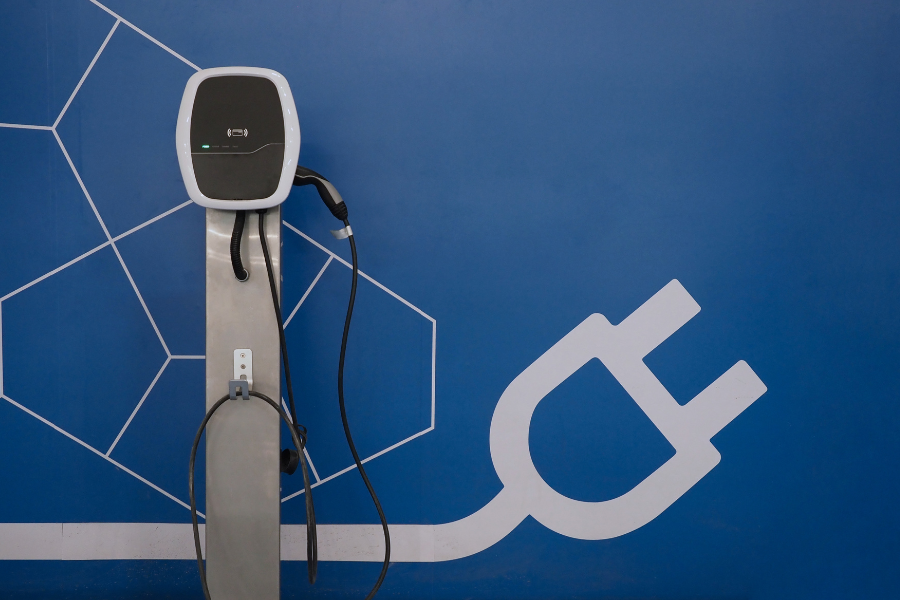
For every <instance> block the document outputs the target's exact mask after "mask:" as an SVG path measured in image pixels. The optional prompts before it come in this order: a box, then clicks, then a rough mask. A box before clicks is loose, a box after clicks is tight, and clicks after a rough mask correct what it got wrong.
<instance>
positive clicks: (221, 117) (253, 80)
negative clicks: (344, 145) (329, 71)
mask: <svg viewBox="0 0 900 600" xmlns="http://www.w3.org/2000/svg"><path fill="white" fill-rule="evenodd" d="M175 140H176V143H177V146H178V164H179V166H180V167H181V176H182V177H183V178H184V185H185V187H186V188H187V191H188V195H189V196H190V198H191V200H193V201H194V202H196V203H197V204H199V205H200V206H205V207H207V208H218V209H224V210H254V209H258V208H269V207H272V206H277V205H278V204H281V203H282V202H283V201H284V199H285V198H287V196H288V194H289V193H290V191H291V186H292V185H293V181H294V173H295V171H296V168H297V159H298V157H299V155H300V123H299V121H298V120H297V109H296V107H295V106H294V97H293V96H292V95H291V88H290V86H289V85H288V82H287V80H286V79H285V78H284V76H282V75H281V74H280V73H277V72H275V71H272V70H271V69H257V68H253V67H222V68H217V69H205V70H203V71H199V72H197V73H195V74H194V75H193V76H192V77H191V78H190V79H189V80H188V82H187V86H186V87H185V89H184V96H183V97H182V99H181V109H180V110H179V112H178V127H177V129H176V132H175Z"/></svg>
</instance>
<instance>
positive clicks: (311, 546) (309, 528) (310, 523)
mask: <svg viewBox="0 0 900 600" xmlns="http://www.w3.org/2000/svg"><path fill="white" fill-rule="evenodd" d="M256 212H257V214H258V216H259V244H260V246H262V252H263V258H265V260H266V272H267V273H268V274H269V289H270V290H271V291H272V304H273V306H274V307H275V320H276V321H277V322H278V339H279V341H280V343H281V358H282V360H283V361H284V380H285V383H287V392H288V406H289V407H290V410H291V418H292V419H293V422H294V423H295V425H294V426H293V427H291V429H292V430H293V429H297V430H298V433H299V434H300V435H301V436H302V439H303V447H302V448H299V449H298V458H299V459H300V467H301V469H302V471H303V493H304V495H305V496H306V497H305V500H306V570H307V574H308V576H309V582H310V583H315V582H316V574H317V572H318V567H319V543H318V535H317V532H316V509H315V507H314V506H313V497H312V487H311V486H310V483H309V473H308V472H307V468H306V455H305V454H304V449H305V447H306V428H305V427H303V425H300V423H299V422H298V421H297V407H296V406H295V405H294V386H293V385H292V384H291V363H290V362H289V361H288V351H287V340H285V337H284V321H282V319H281V303H280V302H279V301H278V288H277V287H275V274H274V271H273V270H272V259H271V257H270V256H269V244H268V242H267V241H266V212H267V209H265V208H263V209H261V210H258V211H256ZM278 225H279V227H280V226H281V223H279V224H278ZM283 463H284V461H282V464H283ZM288 474H290V473H288Z"/></svg>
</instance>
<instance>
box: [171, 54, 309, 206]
mask: <svg viewBox="0 0 900 600" xmlns="http://www.w3.org/2000/svg"><path fill="white" fill-rule="evenodd" d="M222 75H249V76H252V77H265V78H266V79H268V80H269V81H271V82H272V83H274V84H275V87H276V88H278V96H279V98H280V99H281V110H282V113H283V115H284V163H283V165H282V168H281V179H280V180H279V182H278V188H277V189H276V190H275V193H274V194H272V195H271V196H269V197H268V198H257V199H254V200H220V199H217V198H208V197H207V196H205V195H203V192H201V191H200V188H199V186H198V185H197V179H196V177H195V176H194V162H193V160H192V158H191V116H192V114H193V111H194V98H195V96H196V95H197V87H199V85H200V82H202V81H203V80H204V79H208V78H210V77H220V76H222ZM175 143H176V146H177V149H178V166H179V167H181V177H182V178H183V179H184V186H185V187H186V188H187V192H188V196H190V198H191V200H193V201H194V202H196V203H197V204H199V205H200V206H205V207H206V208H218V209H222V210H255V209H257V208H270V207H272V206H278V205H279V204H281V203H282V202H284V200H285V198H287V197H288V194H290V192H291V187H292V186H293V184H294V173H295V171H296V169H297V160H298V158H299V157H300V121H299V120H298V119H297V108H296V107H295V106H294V96H293V95H292V94H291V87H290V86H289V85H288V82H287V79H285V78H284V76H283V75H282V74H281V73H278V72H277V71H273V70H272V69H259V68H256V67H218V68H215V69H204V70H202V71H198V72H197V73H195V74H194V75H192V76H191V78H190V79H188V82H187V85H186V86H185V88H184V96H182V98H181V109H180V110H179V111H178V126H177V127H176V129H175Z"/></svg>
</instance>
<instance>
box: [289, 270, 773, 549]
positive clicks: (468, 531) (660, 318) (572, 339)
mask: <svg viewBox="0 0 900 600" xmlns="http://www.w3.org/2000/svg"><path fill="white" fill-rule="evenodd" d="M698 312H700V306H699V305H698V304H697V303H696V302H695V301H694V299H693V298H691V295H690V294H688V292H687V290H685V289H684V287H683V286H682V285H681V284H680V283H679V282H678V281H677V280H672V281H671V282H669V283H668V284H667V285H666V286H665V287H664V288H663V289H661V290H660V291H659V292H657V293H656V294H654V295H653V297H652V298H650V299H649V300H647V301H646V302H645V303H644V304H642V305H641V306H640V307H639V308H638V309H637V310H636V311H634V312H633V313H631V315H629V316H628V317H627V318H626V319H625V320H624V321H622V322H621V323H619V324H618V325H612V324H611V323H610V322H609V321H608V320H607V319H606V317H604V316H603V315H600V314H593V315H591V316H590V317H588V318H587V319H585V320H584V321H583V322H582V323H581V324H579V325H578V326H577V327H576V328H575V329H573V330H572V331H570V332H569V333H568V334H566V336H565V337H563V338H562V339H561V340H560V341H558V342H557V343H556V344H554V345H553V347H552V348H550V349H549V350H547V351H546V352H545V353H544V354H543V355H541V357H540V358H538V359H537V360H536V361H534V362H533V363H532V364H531V365H530V366H529V367H528V368H527V369H525V370H524V371H523V372H522V373H521V374H520V375H519V376H518V377H516V378H515V379H514V380H513V382H512V383H510V384H509V387H507V388H506V391H504V392H503V395H502V396H500V400H499V401H498V402H497V407H496V408H495V409H494V416H493V418H492V420H491V437H490V443H491V458H492V459H493V461H494V468H495V469H496V470H497V475H498V476H499V477H500V480H501V481H502V482H503V489H502V490H500V493H498V494H497V495H496V496H495V497H494V498H493V499H492V500H491V501H490V502H488V503H487V504H486V505H485V506H484V507H482V508H481V509H479V510H478V511H476V512H474V513H473V514H471V515H469V516H468V517H465V518H463V519H460V520H458V521H453V522H451V523H442V524H439V525H391V526H390V530H391V560H392V561H395V562H434V561H443V560H453V559H457V558H462V557H464V556H470V555H472V554H475V553H477V552H481V551H482V550H485V549H487V548H489V547H491V546H492V545H494V544H496V543H497V542H499V541H500V540H502V539H503V538H504V537H506V536H507V535H508V534H509V533H510V532H511V531H512V530H513V529H515V528H516V526H518V525H519V523H521V522H522V521H523V520H524V519H525V518H526V517H527V516H528V515H531V516H533V517H534V518H535V519H537V520H538V521H539V522H540V523H542V524H543V525H544V526H545V527H547V528H549V529H552V530H553V531H555V532H557V533H560V534H562V535H565V536H568V537H572V538H578V539H582V540H602V539H608V538H613V537H617V536H620V535H624V534H626V533H629V532H631V531H634V530H635V529H637V528H639V527H642V526H644V525H646V524H647V523H649V522H650V521H652V520H653V519H655V518H656V517H658V516H659V515H660V514H661V513H662V512H663V511H664V510H666V509H667V508H668V507H669V506H671V505H672V503H673V502H675V501H676V500H677V499H678V498H680V497H681V496H682V495H683V494H684V493H685V492H687V491H688V490H689V489H691V488H692V487H693V486H694V485H695V484H696V483H697V482H698V481H700V480H701V479H702V478H703V477H704V476H706V474H707V473H709V472H710V471H711V470H712V469H713V467H715V466H716V465H717V464H718V463H719V460H720V459H721V456H720V455H719V452H718V451H717V450H716V449H715V447H714V446H713V445H712V442H711V441H710V439H711V438H712V436H714V435H715V434H716V432H718V431H719V430H721V429H722V428H723V427H725V426H726V425H727V424H728V423H730V422H731V421H732V420H733V419H734V418H735V417H737V416H738V415H739V414H740V413H741V412H742V411H743V410H744V409H746V408H747V407H748V406H750V405H751V404H753V402H755V401H756V400H757V398H759V397H760V396H762V395H763V394H764V393H765V391H766V386H765V385H764V384H763V382H762V381H760V379H759V377H757V376H756V373H754V372H753V371H752V370H751V369H750V367H749V365H747V363H745V362H744V361H739V362H738V363H737V364H735V365H734V366H733V367H731V368H730V369H728V371H726V372H725V373H724V374H723V375H722V376H720V377H719V378H718V379H717V380H716V381H714V382H713V383H712V384H710V385H709V387H707V388H706V389H705V390H703V391H702V392H700V393H699V394H697V396H696V397H695V398H694V399H693V400H691V401H690V402H688V403H687V404H685V405H684V406H681V405H680V404H678V402H677V401H676V400H675V398H673V397H672V395H671V394H669V392H668V391H667V390H666V388H665V387H663V385H662V383H660V381H659V379H657V378H656V376H655V375H654V374H653V372H651V371H650V369H649V368H647V365H645V364H644V357H645V356H647V354H649V353H650V351H652V350H653V349H654V348H656V347H657V346H658V345H659V344H660V343H662V342H663V341H665V340H666V339H667V338H668V337H669V336H671V335H672V334H673V333H675V332H676V331H677V330H678V329H680V328H681V327H682V326H683V325H684V324H685V323H687V322H688V321H690V320H691V318H693V317H694V316H695V315H696V314H697V313H698ZM594 358H597V359H599V360H600V361H601V362H602V363H603V364H604V365H605V366H606V368H607V369H609V371H610V373H612V375H613V376H614V377H615V378H616V379H617V380H618V381H619V383H621V384H622V387H624V388H625V390H626V391H627V392H628V393H629V394H630V395H631V397H632V398H633V399H634V401H635V402H637V404H638V406H640V407H641V409H642V410H643V411H644V413H646V415H647V416H648V417H649V418H650V420H651V421H652V422H653V424H654V425H656V427H657V428H658V429H659V430H660V432H662V434H663V435H664V436H665V437H666V439H667V440H669V443H670V444H672V446H673V447H674V448H675V456H673V457H672V458H670V459H669V460H668V461H666V462H665V463H663V465H662V466H660V467H659V468H658V469H656V471H654V472H653V473H651V474H650V475H649V476H648V477H647V478H646V479H644V480H643V481H642V482H640V483H639V484H637V485H636V486H635V487H634V488H632V489H631V490H630V491H628V492H626V493H625V494H623V495H621V496H619V497H618V498H613V499H611V500H605V501H602V502H582V501H580V500H573V499H572V498H567V497H566V496H563V495H562V494H560V493H559V492H557V491H556V490H554V489H553V488H551V487H550V486H549V485H548V484H547V483H546V482H545V481H544V480H543V478H541V476H540V474H539V473H538V472H537V469H536V468H535V466H534V462H533V461H532V459H531V451H530V449H529V447H528V433H529V429H530V428H531V418H532V416H533V415H534V410H535V408H537V405H538V403H539V402H540V401H541V400H543V399H544V397H545V396H547V394H549V393H550V392H551V391H553V390H554V389H555V388H556V387H557V386H558V385H559V384H560V383H562V382H563V381H565V380H566V379H568V378H569V377H570V376H571V375H572V374H573V373H575V372H576V371H578V370H579V369H580V368H581V367H583V366H584V365H585V364H586V363H587V362H588V361H590V360H591V359H594ZM319 540H320V541H323V540H330V543H328V544H326V543H323V544H322V547H321V548H320V550H319V559H320V560H352V561H381V560H382V557H383V551H384V550H383V541H382V538H381V528H380V527H379V526H377V525H322V526H320V527H319ZM305 558H306V529H305V528H304V527H303V526H299V525H297V526H295V525H285V526H282V559H284V560H305Z"/></svg>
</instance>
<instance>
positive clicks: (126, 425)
mask: <svg viewBox="0 0 900 600" xmlns="http://www.w3.org/2000/svg"><path fill="white" fill-rule="evenodd" d="M171 360H172V357H170V356H169V357H166V360H165V361H164V362H163V364H162V366H161V367H160V368H159V371H157V373H156V377H154V378H153V381H151V382H150V385H149V386H148V387H147V391H146V392H144V395H143V396H141V399H140V400H139V401H138V403H137V406H135V407H134V410H133V411H131V414H130V415H129V416H128V420H127V421H125V424H124V425H123V426H122V429H121V430H120V431H119V435H117V436H116V439H115V440H113V443H112V444H111V445H110V447H109V450H107V451H106V456H109V455H110V454H112V451H113V450H114V449H115V447H116V444H118V443H119V440H120V439H122V435H123V434H124V433H125V430H126V429H128V426H129V425H131V421H132V420H133V419H134V416H135V415H136V414H137V413H138V411H139V410H141V406H143V405H144V400H146V399H147V396H149V395H150V392H152V391H153V386H155V385H156V382H157V381H159V378H160V377H161V376H162V374H163V371H165V370H166V367H168V366H169V361H171Z"/></svg>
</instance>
